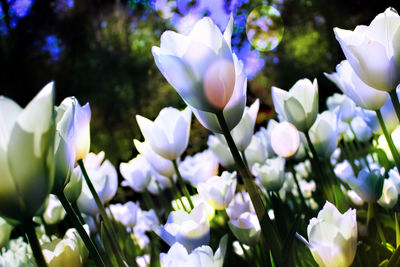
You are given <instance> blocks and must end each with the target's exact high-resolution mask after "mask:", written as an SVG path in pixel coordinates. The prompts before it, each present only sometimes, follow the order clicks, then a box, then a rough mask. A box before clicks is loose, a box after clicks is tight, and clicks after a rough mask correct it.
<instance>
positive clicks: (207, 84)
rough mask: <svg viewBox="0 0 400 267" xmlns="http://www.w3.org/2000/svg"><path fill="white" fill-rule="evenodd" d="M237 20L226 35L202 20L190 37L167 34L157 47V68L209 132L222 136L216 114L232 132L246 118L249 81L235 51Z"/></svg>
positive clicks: (231, 22)
mask: <svg viewBox="0 0 400 267" xmlns="http://www.w3.org/2000/svg"><path fill="white" fill-rule="evenodd" d="M232 31H233V16H231V19H230V20H229V23H228V26H227V28H226V30H225V32H224V34H223V35H222V33H221V31H220V30H219V29H218V27H217V26H216V25H215V24H214V22H213V21H212V20H211V19H210V18H203V19H201V20H199V21H198V22H197V23H196V24H195V25H194V27H193V29H192V31H191V32H190V34H189V35H188V36H185V35H182V34H178V33H175V32H172V31H166V32H164V33H163V35H162V36H161V44H160V47H155V46H153V48H152V53H153V56H154V59H155V62H156V64H157V67H158V68H159V70H160V71H161V73H162V74H163V75H164V77H165V78H166V79H167V81H168V82H169V83H170V84H171V85H172V86H173V87H174V88H175V90H176V91H177V92H178V94H179V95H180V96H181V97H182V98H183V100H184V101H185V102H186V103H187V104H188V105H189V106H190V107H191V108H192V111H193V113H194V114H195V116H196V117H197V119H198V120H199V121H200V123H201V124H202V125H203V126H204V127H206V128H207V129H209V130H211V131H213V132H218V133H222V130H221V128H220V126H219V123H218V120H217V117H216V115H215V113H217V112H223V115H224V117H225V120H226V122H227V125H228V128H229V130H232V129H233V128H234V127H235V126H236V125H237V124H238V123H239V121H240V119H241V118H242V114H243V110H244V107H245V104H246V88H247V86H246V85H247V78H246V74H245V72H244V68H243V63H242V62H241V61H239V60H238V59H237V57H236V55H235V54H232V51H231V35H232Z"/></svg>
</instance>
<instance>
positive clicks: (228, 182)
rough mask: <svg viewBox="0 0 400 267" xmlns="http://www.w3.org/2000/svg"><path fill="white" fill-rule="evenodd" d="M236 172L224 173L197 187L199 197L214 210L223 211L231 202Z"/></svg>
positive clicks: (235, 182) (234, 188)
mask: <svg viewBox="0 0 400 267" xmlns="http://www.w3.org/2000/svg"><path fill="white" fill-rule="evenodd" d="M236 184H237V181H236V172H233V173H229V172H227V171H224V172H223V173H222V175H221V176H214V177H211V178H209V179H207V180H206V181H205V182H203V183H200V184H199V185H198V186H197V191H198V192H199V195H200V196H201V197H202V198H204V199H205V200H206V201H207V202H208V203H209V204H210V205H211V206H213V207H214V209H216V210H223V209H225V208H226V207H227V206H228V205H229V203H230V202H231V200H232V198H233V196H234V194H235V190H236Z"/></svg>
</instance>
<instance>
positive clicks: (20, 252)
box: [0, 237, 37, 267]
mask: <svg viewBox="0 0 400 267" xmlns="http://www.w3.org/2000/svg"><path fill="white" fill-rule="evenodd" d="M0 266H17V267H36V266H37V264H36V262H35V259H34V258H33V255H32V250H31V248H30V246H29V245H28V244H27V243H25V242H24V240H23V238H22V237H19V238H17V239H12V240H10V241H9V243H8V245H7V250H5V249H4V248H3V250H2V253H1V255H0Z"/></svg>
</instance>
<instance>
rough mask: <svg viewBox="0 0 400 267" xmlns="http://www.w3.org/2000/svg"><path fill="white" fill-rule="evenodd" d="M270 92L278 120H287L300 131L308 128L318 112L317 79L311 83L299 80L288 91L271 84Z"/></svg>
mask: <svg viewBox="0 0 400 267" xmlns="http://www.w3.org/2000/svg"><path fill="white" fill-rule="evenodd" d="M271 94H272V100H273V102H274V107H275V110H276V112H277V113H278V115H279V117H280V120H287V121H288V122H290V123H292V124H293V125H294V126H296V128H297V129H298V130H299V131H301V132H306V131H308V129H310V127H311V125H313V123H314V122H315V120H316V119H317V114H318V84H317V79H314V82H313V83H311V81H310V80H308V79H302V80H299V81H297V82H296V83H295V84H294V85H293V87H292V88H291V89H290V90H289V91H288V92H287V91H285V90H282V89H279V88H277V87H274V86H273V87H272V89H271Z"/></svg>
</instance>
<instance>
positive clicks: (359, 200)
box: [346, 190, 364, 206]
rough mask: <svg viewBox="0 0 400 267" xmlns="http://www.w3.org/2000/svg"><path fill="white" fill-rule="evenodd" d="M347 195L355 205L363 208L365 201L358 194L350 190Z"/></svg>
mask: <svg viewBox="0 0 400 267" xmlns="http://www.w3.org/2000/svg"><path fill="white" fill-rule="evenodd" d="M346 193H347V195H348V196H349V198H350V199H351V202H353V203H354V204H355V205H358V206H361V205H363V204H364V200H363V199H362V198H361V197H360V196H359V195H358V194H357V193H356V191H354V190H348V191H346Z"/></svg>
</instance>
